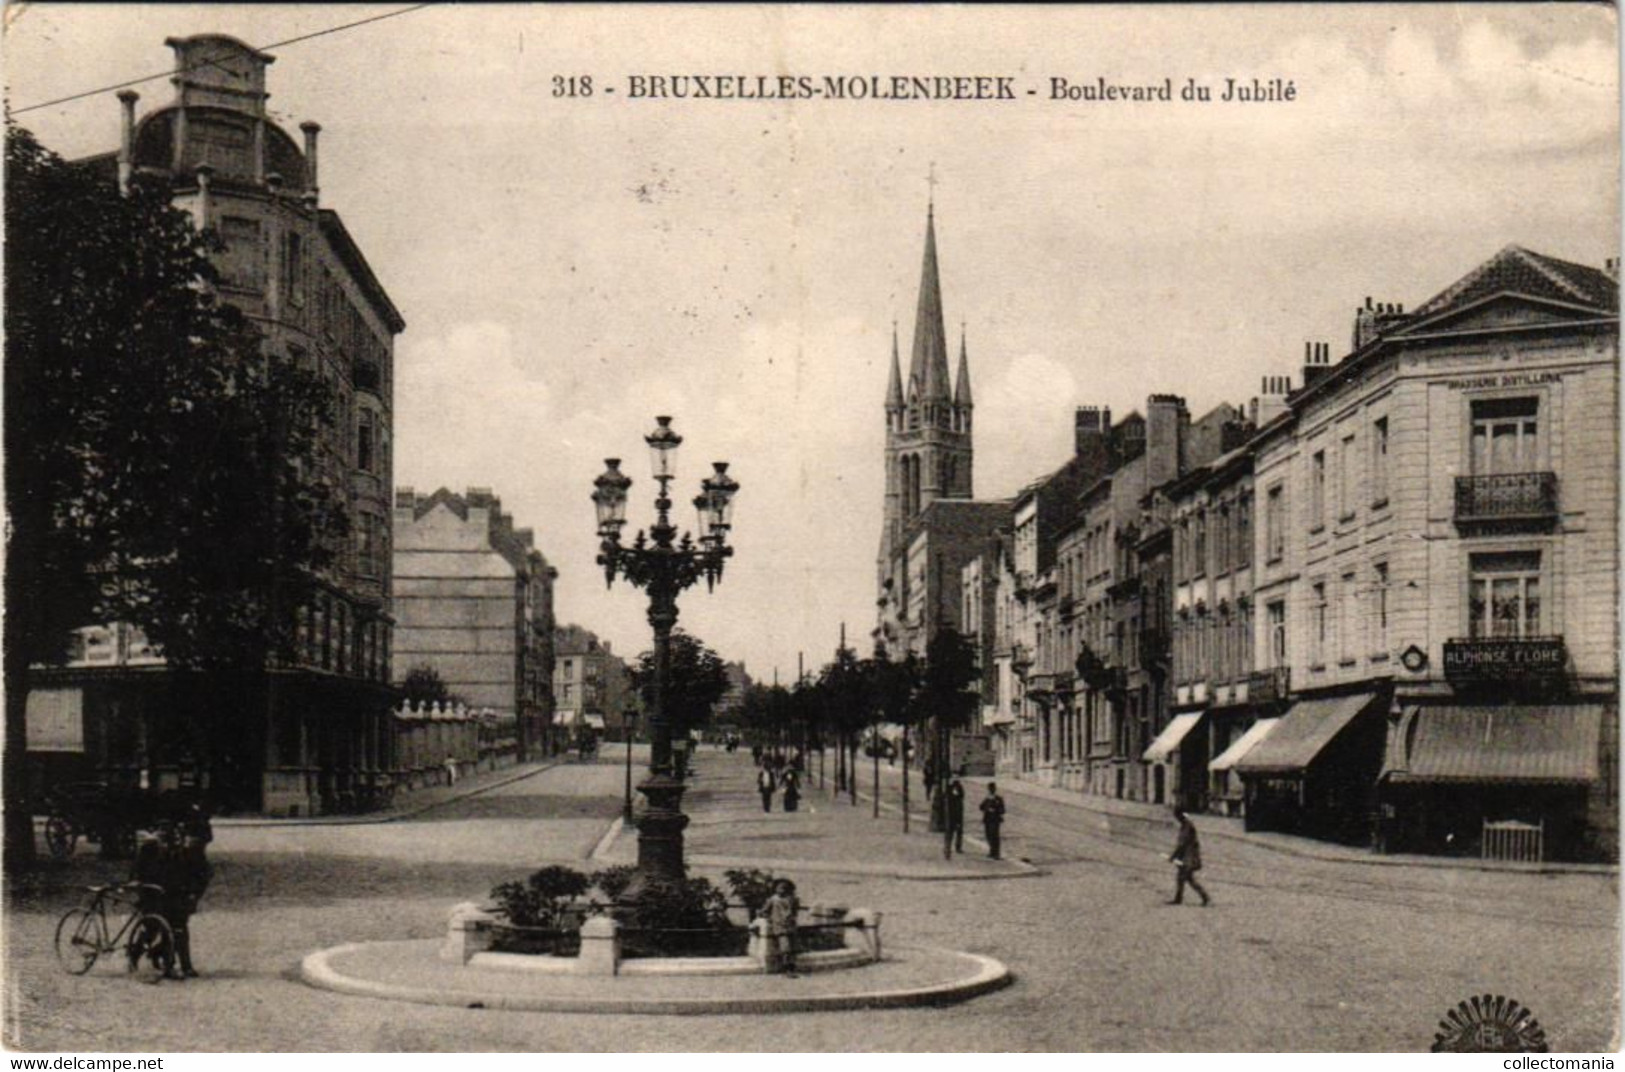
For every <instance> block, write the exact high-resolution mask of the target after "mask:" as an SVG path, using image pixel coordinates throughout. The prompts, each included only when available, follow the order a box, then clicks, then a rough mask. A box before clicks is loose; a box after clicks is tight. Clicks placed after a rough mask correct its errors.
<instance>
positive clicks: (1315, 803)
mask: <svg viewBox="0 0 1625 1072" xmlns="http://www.w3.org/2000/svg"><path fill="white" fill-rule="evenodd" d="M1386 706H1387V705H1386V702H1385V698H1384V695H1383V694H1382V693H1381V692H1356V693H1348V694H1344V695H1337V696H1321V697H1305V698H1300V699H1299V700H1298V701H1297V702H1296V703H1294V704H1293V705H1292V707H1291V708H1289V709H1288V711H1287V713H1286V715H1285V716H1283V717H1282V718H1281V719H1280V720H1279V721H1278V723H1277V724H1276V725H1275V726H1273V727H1272V728H1270V729H1269V730H1268V731H1267V735H1266V736H1264V737H1263V738H1262V739H1261V740H1258V741H1257V742H1256V743H1255V744H1253V745H1252V747H1251V748H1250V749H1249V750H1248V751H1247V753H1246V754H1245V755H1244V756H1242V757H1241V758H1240V759H1239V760H1237V761H1235V764H1234V767H1233V770H1234V771H1235V773H1236V774H1237V775H1238V776H1239V777H1240V778H1241V781H1242V783H1243V799H1244V808H1245V813H1246V821H1247V829H1248V830H1273V831H1279V832H1281V833H1288V834H1298V835H1302V836H1305V837H1314V838H1320V839H1323V840H1328V841H1340V842H1344V843H1346V844H1355V845H1362V844H1367V843H1368V842H1369V841H1370V839H1371V835H1372V829H1373V825H1374V815H1375V811H1376V800H1375V788H1376V781H1377V775H1378V773H1379V771H1380V770H1381V767H1382V759H1383V746H1384V740H1385V736H1386V720H1385V718H1384V712H1385V710H1386ZM1238 743H1239V742H1238Z"/></svg>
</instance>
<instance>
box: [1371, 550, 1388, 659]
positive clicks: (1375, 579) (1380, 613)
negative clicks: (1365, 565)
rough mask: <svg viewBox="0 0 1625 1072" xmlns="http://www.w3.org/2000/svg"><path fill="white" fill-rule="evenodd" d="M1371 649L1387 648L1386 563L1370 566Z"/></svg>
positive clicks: (1383, 650)
mask: <svg viewBox="0 0 1625 1072" xmlns="http://www.w3.org/2000/svg"><path fill="white" fill-rule="evenodd" d="M1371 573H1372V578H1371V650H1372V651H1373V652H1385V651H1387V650H1388V563H1386V562H1378V563H1377V564H1376V565H1375V566H1372V567H1371Z"/></svg>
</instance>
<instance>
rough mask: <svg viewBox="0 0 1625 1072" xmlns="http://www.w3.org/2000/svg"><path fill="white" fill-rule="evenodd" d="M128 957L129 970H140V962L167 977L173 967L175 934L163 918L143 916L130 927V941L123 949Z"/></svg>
mask: <svg viewBox="0 0 1625 1072" xmlns="http://www.w3.org/2000/svg"><path fill="white" fill-rule="evenodd" d="M125 952H126V954H127V955H128V956H129V957H130V970H131V971H140V970H142V966H141V961H142V959H143V958H145V959H146V960H147V968H148V969H149V970H151V971H154V972H157V973H158V974H159V975H168V974H169V972H170V970H171V969H172V968H173V967H174V966H175V933H174V931H172V930H170V929H169V921H168V920H166V919H164V917H163V916H155V915H145V916H142V917H141V918H140V919H138V920H136V921H135V923H134V924H133V925H131V927H130V940H129V943H128V945H126V947H125Z"/></svg>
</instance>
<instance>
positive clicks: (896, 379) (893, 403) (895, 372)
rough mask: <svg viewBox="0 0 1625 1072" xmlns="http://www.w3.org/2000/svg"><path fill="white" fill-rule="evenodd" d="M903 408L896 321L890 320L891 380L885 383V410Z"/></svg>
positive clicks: (900, 409) (890, 410) (894, 410)
mask: <svg viewBox="0 0 1625 1072" xmlns="http://www.w3.org/2000/svg"><path fill="white" fill-rule="evenodd" d="M902 410H903V372H902V366H901V365H900V364H899V363H898V357H897V321H895V320H893V321H892V322H891V381H890V382H889V383H888V384H887V385H886V412H887V413H901V412H902Z"/></svg>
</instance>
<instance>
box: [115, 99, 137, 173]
mask: <svg viewBox="0 0 1625 1072" xmlns="http://www.w3.org/2000/svg"><path fill="white" fill-rule="evenodd" d="M140 99H141V94H139V93H137V92H136V91H135V90H133V89H121V90H119V94H118V102H119V108H120V111H121V112H122V116H121V118H120V120H119V137H118V192H119V193H121V194H127V193H129V192H130V176H131V175H133V174H135V156H134V153H135V102H136V101H138V100H140Z"/></svg>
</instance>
